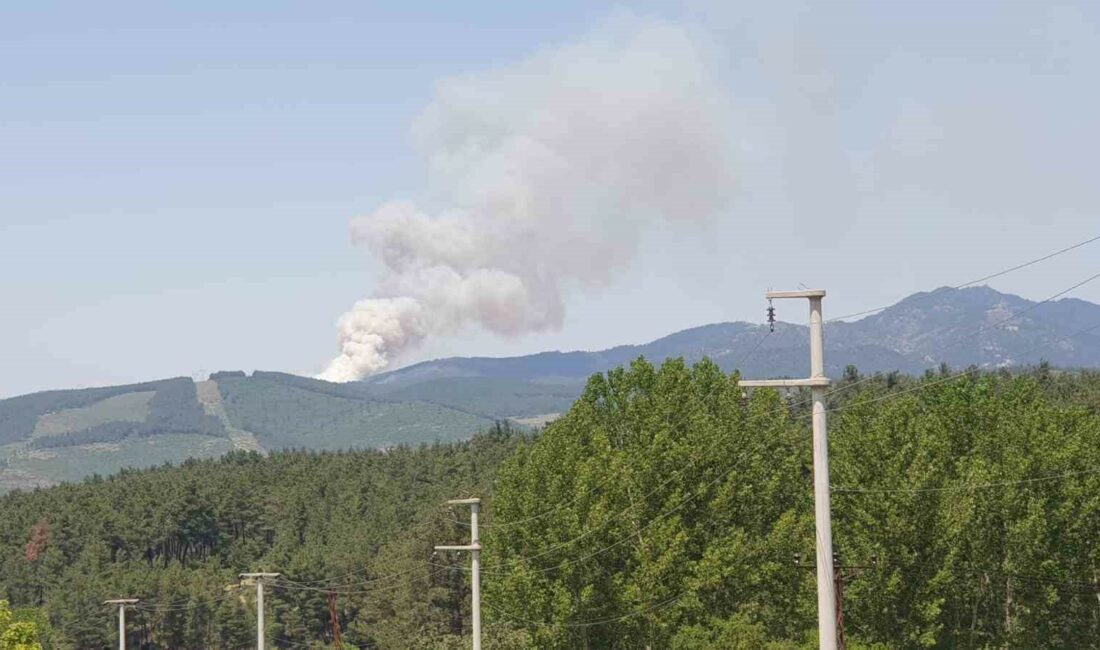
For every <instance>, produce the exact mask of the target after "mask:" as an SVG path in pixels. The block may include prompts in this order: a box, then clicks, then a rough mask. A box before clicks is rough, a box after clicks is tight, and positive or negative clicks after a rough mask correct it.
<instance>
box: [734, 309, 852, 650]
mask: <svg viewBox="0 0 1100 650" xmlns="http://www.w3.org/2000/svg"><path fill="white" fill-rule="evenodd" d="M766 297H767V298H768V299H769V300H772V299H778V298H807V299H809V301H810V377H809V378H808V379H747V380H743V381H741V382H740V385H741V386H743V387H753V388H761V387H771V388H799V387H809V389H810V396H811V397H812V398H813V449H814V452H813V453H814V527H815V529H816V531H815V532H816V534H815V538H816V544H815V546H816V549H817V550H816V555H817V563H816V569H817V637H818V645H819V647H820V648H821V650H836V647H837V625H836V618H837V617H836V592H835V590H834V589H833V524H832V516H831V515H830V505H829V433H828V428H827V423H826V420H825V389H826V388H828V387H829V379H828V377H826V376H825V338H824V336H823V335H822V332H821V324H822V320H821V301H822V298H824V297H825V291H823V290H821V289H807V290H805V291H769V292H768V293H767V294H766Z"/></svg>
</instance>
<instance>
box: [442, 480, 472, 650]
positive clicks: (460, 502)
mask: <svg viewBox="0 0 1100 650" xmlns="http://www.w3.org/2000/svg"><path fill="white" fill-rule="evenodd" d="M447 504H448V505H468V506H470V543H469V544H468V545H466V546H436V547H435V550H437V551H470V580H471V582H472V587H471V591H472V593H471V594H470V600H471V601H472V602H471V610H472V612H471V619H473V620H472V622H471V625H470V626H471V627H472V628H473V635H474V650H481V540H480V538H479V537H478V534H477V513H478V511H479V510H480V509H481V499H479V498H477V497H474V498H472V499H451V500H450V501H448V502H447Z"/></svg>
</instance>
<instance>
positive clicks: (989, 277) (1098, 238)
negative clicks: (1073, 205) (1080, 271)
mask: <svg viewBox="0 0 1100 650" xmlns="http://www.w3.org/2000/svg"><path fill="white" fill-rule="evenodd" d="M1095 241H1100V235H1097V236H1096V237H1091V238H1089V239H1086V240H1084V241H1080V242H1077V243H1076V244H1073V245H1072V246H1067V247H1065V248H1062V249H1059V250H1056V251H1054V252H1053V253H1048V254H1046V255H1044V256H1042V257H1037V258H1035V259H1033V260H1029V261H1027V262H1024V263H1023V264H1017V265H1016V266H1013V267H1010V268H1007V269H1003V270H1001V271H997V272H996V273H990V274H989V275H986V276H983V277H980V278H978V279H977V280H970V281H969V282H963V283H962V284H957V285H955V286H953V287H942V288H940V289H936V290H935V291H931V292H929V293H927V294H925V295H923V296H918V297H915V298H913V299H912V300H913V302H916V301H921V300H928V299H929V298H932V297H934V296H937V295H939V294H941V293H946V292H948V291H955V290H957V289H963V288H966V287H969V286H971V285H974V284H978V283H979V282H985V281H987V280H992V279H994V278H999V277H1001V276H1002V275H1008V274H1009V273H1012V272H1013V271H1019V270H1020V269H1025V268H1027V267H1029V266H1032V265H1034V264H1038V263H1040V262H1045V261H1047V260H1049V259H1051V258H1054V257H1058V256H1059V255H1062V254H1063V253H1068V252H1070V251H1072V250H1075V249H1078V248H1081V247H1082V246H1086V245H1088V244H1091V243H1093V242H1095ZM892 306H893V305H892V304H891V305H883V306H882V307H875V308H874V309H866V310H864V311H857V312H854V313H851V314H844V315H843V316H834V317H832V318H830V319H828V320H826V321H825V322H826V323H831V322H833V321H838V320H845V319H848V318H855V317H856V316H865V315H867V314H873V313H875V312H878V311H882V310H883V309H887V308H889V307H892Z"/></svg>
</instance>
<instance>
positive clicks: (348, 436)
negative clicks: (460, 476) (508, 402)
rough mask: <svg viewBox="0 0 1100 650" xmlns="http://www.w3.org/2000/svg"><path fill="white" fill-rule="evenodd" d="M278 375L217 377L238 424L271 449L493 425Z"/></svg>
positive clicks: (389, 440)
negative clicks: (344, 393)
mask: <svg viewBox="0 0 1100 650" xmlns="http://www.w3.org/2000/svg"><path fill="white" fill-rule="evenodd" d="M296 384H297V385H288V384H287V383H285V382H284V381H281V380H280V379H278V378H275V377H266V376H265V377H249V378H240V377H223V378H220V379H219V380H218V387H219V388H220V389H221V393H222V396H223V398H224V402H225V410H226V413H227V414H228V415H229V419H230V420H231V421H232V422H233V424H234V425H235V426H237V427H240V428H241V429H245V430H247V431H251V432H253V433H254V434H256V437H257V438H258V439H259V441H260V443H261V444H262V445H263V446H264V447H265V448H267V449H280V448H310V449H347V448H352V447H389V446H393V445H396V444H402V443H407V444H416V443H419V442H431V441H436V440H458V439H462V438H468V437H469V436H470V435H472V434H473V433H475V432H477V431H479V430H483V429H486V428H488V427H489V426H490V425H492V418H489V417H485V416H482V415H477V414H473V413H467V412H463V411H459V410H456V409H452V408H448V407H446V406H441V405H438V404H429V403H426V402H403V401H383V400H376V399H369V398H355V397H345V396H341V395H334V394H328V393H326V392H321V391H326V390H328V387H327V386H323V385H321V384H322V382H317V384H318V385H317V386H316V387H312V385H311V384H308V383H305V382H301V381H296Z"/></svg>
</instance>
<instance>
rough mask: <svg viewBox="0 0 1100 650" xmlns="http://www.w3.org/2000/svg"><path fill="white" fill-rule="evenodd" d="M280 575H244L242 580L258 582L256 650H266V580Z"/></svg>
mask: <svg viewBox="0 0 1100 650" xmlns="http://www.w3.org/2000/svg"><path fill="white" fill-rule="evenodd" d="M278 577H279V574H278V573H242V574H241V575H240V578H241V580H254V581H255V582H256V650H264V647H265V646H266V632H265V630H264V580H267V579H269V578H271V579H274V578H278Z"/></svg>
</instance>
